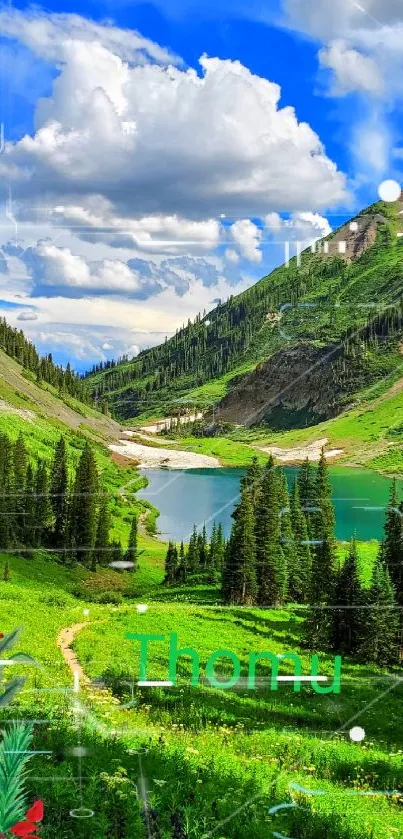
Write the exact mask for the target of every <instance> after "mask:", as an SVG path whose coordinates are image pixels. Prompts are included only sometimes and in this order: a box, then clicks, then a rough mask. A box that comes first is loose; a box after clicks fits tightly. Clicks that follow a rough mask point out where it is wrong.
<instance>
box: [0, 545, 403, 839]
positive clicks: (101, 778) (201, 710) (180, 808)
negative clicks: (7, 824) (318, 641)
mask: <svg viewBox="0 0 403 839" xmlns="http://www.w3.org/2000/svg"><path fill="white" fill-rule="evenodd" d="M376 547H377V546H376V543H366V544H364V545H360V546H359V548H360V556H361V557H362V569H361V570H362V577H363V579H368V576H369V574H370V569H371V565H372V561H373V558H374V555H375V552H376ZM152 548H154V550H152ZM345 548H346V546H344V545H343V546H341V547H340V552H341V555H343V554H344V553H345ZM141 550H144V553H143V554H142V556H141V558H140V566H141V568H142V571H141V572H135V573H127V572H126V573H118V572H114V571H112V570H111V569H106V570H103V571H98V572H97V573H96V574H91V573H90V572H89V571H86V570H85V569H83V568H80V567H75V568H72V569H69V568H64V567H63V566H62V565H60V564H58V563H55V562H54V560H52V559H50V558H49V557H48V556H46V555H40V554H38V555H36V556H34V557H33V558H31V559H25V558H22V557H18V556H12V557H11V559H10V568H11V579H10V580H9V581H7V582H4V581H3V582H1V583H0V628H1V631H2V632H6V631H9V630H11V629H13V628H14V627H15V626H16V625H21V626H23V627H24V633H23V636H22V637H21V640H20V642H19V648H20V649H21V650H23V651H24V652H26V653H30V654H31V655H33V656H34V657H35V658H36V659H37V661H38V662H40V663H41V665H42V668H41V669H32V668H30V667H28V666H26V667H24V666H22V667H21V672H24V674H25V675H27V676H28V680H27V683H26V685H25V687H24V689H23V691H22V693H21V694H20V696H19V697H18V699H17V700H15V701H14V703H13V704H12V705H11V706H9V707H8V708H7V709H6V710H7V713H6V711H3V719H4V718H5V717H13V718H15V717H18V716H23V717H24V718H26V719H30V718H34V719H36V720H39V722H38V723H37V724H36V726H35V748H36V749H39V750H48V751H49V752H51V754H49V755H36V756H35V757H34V758H32V761H31V766H30V768H31V772H30V774H29V776H28V789H29V791H30V793H31V794H32V797H34V796H36V797H38V796H40V797H42V798H43V800H44V803H45V819H44V823H43V827H42V828H41V837H42V839H56V837H62V839H70V837H73V836H74V837H76V836H79V837H81V836H82V837H84V836H91V837H94V839H95V837H96V839H98V837H99V839H101V837H105V838H106V837H108V839H109V837H116V839H118V837H129V836H130V837H133V836H139V837H141V836H143V837H147V836H149V835H151V836H158V837H164V839H165V837H166V839H168V837H180V836H185V837H192V839H193V837H194V839H200V837H202V836H210V835H213V836H218V837H220V839H241V837H247V839H249V837H250V839H252V837H257V839H263V837H267V836H270V835H272V834H273V831H277V835H279V834H280V835H283V836H287V837H288V836H289V837H293V839H299V838H300V837H304V838H305V839H319V837H321V839H322V837H324V836H326V837H330V838H331V839H347V837H349V839H350V837H353V839H370V838H371V839H373V837H375V839H378V837H379V839H381V837H382V839H383V837H384V836H385V835H387V836H393V837H395V836H396V837H398V836H399V835H400V831H401V829H402V815H401V812H402V811H401V807H402V803H403V772H402V768H403V767H402V749H401V738H402V723H401V708H402V699H403V690H402V686H401V684H400V683H399V682H398V677H399V673H398V672H396V673H395V674H391V673H388V672H385V671H383V670H380V669H378V668H375V667H372V668H370V667H368V666H363V665H359V664H357V663H355V662H354V661H348V660H343V662H342V668H343V669H342V685H341V692H340V694H332V693H331V694H328V695H326V694H324V695H318V694H316V693H314V692H313V691H312V689H311V688H310V685H303V686H302V689H301V692H300V693H298V692H295V691H294V690H293V685H292V684H291V683H287V682H285V683H280V684H279V687H278V690H277V691H271V690H270V689H269V685H270V671H269V666H268V664H267V662H266V663H265V662H264V661H262V664H261V667H260V668H259V670H258V671H257V674H258V675H259V676H260V677H261V678H260V679H258V685H257V688H256V689H255V690H253V691H251V690H248V689H247V687H246V685H245V682H242V681H241V682H240V683H239V684H238V685H237V686H236V688H234V689H232V690H231V689H228V690H227V689H226V690H223V689H219V688H212V687H211V686H210V685H209V683H208V682H207V680H206V679H205V678H203V674H204V668H205V663H206V660H207V658H208V657H209V655H210V654H211V653H212V652H213V651H214V650H215V649H217V648H218V647H220V648H227V649H230V650H233V651H234V652H235V653H236V654H237V655H238V656H239V658H240V660H241V663H242V675H246V672H247V658H248V654H249V653H250V652H251V651H255V652H259V651H264V650H266V651H272V652H274V653H276V654H280V655H281V654H282V653H283V654H284V653H285V652H289V651H293V652H296V653H298V654H299V655H300V656H301V659H302V662H303V672H304V673H309V661H310V655H309V653H308V651H307V650H305V649H304V648H303V646H302V645H301V641H300V631H301V623H302V621H303V610H302V609H301V608H299V609H298V610H297V609H293V608H292V607H291V606H290V607H289V608H283V609H281V610H262V609H256V608H242V609H241V608H227V607H222V606H221V605H219V596H218V591H217V589H216V588H214V587H213V586H210V587H208V586H205V587H204V588H203V587H202V586H200V587H197V588H196V589H195V590H192V589H190V590H189V589H187V591H186V595H187V596H186V601H185V602H184V598H183V594H184V592H183V590H182V592H181V590H180V589H179V588H176V589H175V588H173V589H170V590H169V591H167V590H164V589H162V587H161V586H160V581H161V579H162V546H161V543H159V544H158V545H154V540H152V539H150V537H144V538H143V539H142V541H141ZM4 561H5V557H4V556H2V557H0V562H1V564H4ZM112 580H115V583H114V584H113V583H112ZM147 580H148V582H146V581H147ZM99 590H101V591H103V592H107V593H108V594H107V597H106V599H108V598H110V597H111V592H115V594H119V597H120V598H121V600H122V602H116V603H113V602H109V603H100V602H94V599H95V600H96V595H97V593H99ZM112 599H113V598H112ZM118 601H119V598H118ZM138 603H142V604H145V605H147V606H148V608H147V611H145V612H143V613H142V612H138V611H137V609H136V605H138ZM209 604H210V605H209ZM87 610H88V611H87ZM75 624H85V626H84V627H83V628H82V629H81V631H79V632H78V633H77V635H76V638H75V640H74V642H73V648H74V650H75V653H76V655H77V658H78V661H79V662H80V663H81V665H82V667H83V670H84V672H85V673H86V674H87V675H88V677H89V678H90V679H91V680H92V681H93V684H91V683H89V684H88V685H86V684H85V683H82V690H81V691H80V694H79V695H78V701H79V705H80V707H81V712H80V713H79V714H77V713H76V712H75V710H74V707H75V706H74V703H75V701H76V699H77V697H76V696H75V694H74V693H73V692H72V686H73V685H72V675H71V673H70V672H69V670H68V668H67V666H66V664H65V662H64V661H63V658H62V655H61V652H60V649H59V648H58V647H57V643H56V642H57V637H58V634H59V632H60V631H61V630H62V629H63V628H65V627H67V626H73V625H75ZM127 632H138V633H142V634H143V633H154V634H161V635H164V636H165V641H163V642H154V643H153V642H152V643H151V644H150V647H149V665H148V666H149V671H148V674H147V677H148V678H149V679H153V680H161V679H167V660H168V636H169V634H170V632H177V633H178V636H179V643H180V644H181V646H183V647H190V648H192V649H194V650H195V651H197V652H198V654H199V656H200V674H201V676H200V682H199V684H198V685H197V686H195V687H190V659H189V657H186V656H184V657H183V658H181V659H180V660H179V662H178V681H177V685H176V687H174V688H151V687H150V688H138V686H137V681H138V678H139V644H138V643H136V642H133V641H130V640H127V639H126V638H125V634H126V633H127ZM320 661H321V673H323V674H328V675H329V676H331V673H332V667H333V661H332V659H331V658H330V657H328V656H325V655H321V656H320ZM228 667H229V662H228V661H227V662H225V660H224V659H223V660H222V663H221V666H218V667H217V677H218V678H220V676H221V677H222V678H224V676H225V674H226V673H227V674H228V672H229V671H228ZM281 672H283V673H284V674H285V675H286V674H290V673H291V672H292V670H291V669H290V664H289V663H288V665H287V664H286V663H284V669H283V670H282V669H280V673H281ZM66 689H68V692H63V691H66ZM41 719H43V720H47V722H46V723H44V724H40V720H41ZM353 725H360V726H362V727H363V728H364V729H365V732H366V736H365V739H364V740H363V742H362V743H353V742H352V741H351V740H350V737H349V733H348V732H349V730H350V728H351V727H352V726H353ZM78 742H80V743H81V744H82V746H83V747H84V748H85V749H86V752H85V757H83V758H82V761H81V763H82V776H83V778H82V781H81V787H82V799H81V798H80V780H79V775H78V769H77V758H75V757H74V752H73V751H72V750H74V747H75V746H76V745H77V743H78ZM139 750H140V757H139V754H138V752H139ZM33 769H34V770H35V771H33ZM142 776H143V779H146V780H145V781H144V780H143V781H141V777H142ZM66 779H68V781H69V783H68V784H66ZM292 784H296V785H297V787H298V789H299V788H302V789H303V790H309V791H311V792H301V791H298V789H295V788H293V787H292V786H290V785H292ZM144 785H145V786H144ZM145 789H146V792H145ZM314 790H316V791H321V793H322V794H321V795H314V794H313V792H312V791H314ZM374 790H375V791H376V790H379V791H386V790H388V791H390V792H391V791H394V794H393V795H388V796H385V795H380V794H379V795H372V794H371V795H369V794H368V793H369V791H374ZM80 801H82V805H83V806H84V807H86V808H88V809H90V810H91V811H93V813H94V815H93V816H92V817H91V818H90V819H88V820H85V821H84V820H82V821H80V820H78V819H74V818H73V817H71V816H70V815H69V813H70V810H74V809H75V808H77V807H79V806H80V804H79V802H80ZM292 802H294V803H295V804H298V805H299V806H298V807H293V808H288V809H284V810H282V809H280V810H278V811H277V813H274V814H270V813H269V810H270V809H271V808H275V807H276V806H277V805H280V804H282V803H288V804H290V803H292ZM147 831H148V832H147ZM175 831H176V832H175ZM274 835H276V834H274Z"/></svg>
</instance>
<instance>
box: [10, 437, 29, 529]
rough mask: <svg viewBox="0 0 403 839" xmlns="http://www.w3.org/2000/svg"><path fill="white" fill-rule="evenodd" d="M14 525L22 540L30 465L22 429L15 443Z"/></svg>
mask: <svg viewBox="0 0 403 839" xmlns="http://www.w3.org/2000/svg"><path fill="white" fill-rule="evenodd" d="M13 460H14V492H13V494H14V498H13V507H14V526H15V535H16V537H17V539H18V540H20V541H22V540H23V537H24V526H25V522H24V512H25V482H26V474H27V465H28V454H27V449H26V446H25V442H24V438H23V436H22V433H21V431H20V433H19V435H18V437H17V440H16V441H15V444H14V452H13Z"/></svg>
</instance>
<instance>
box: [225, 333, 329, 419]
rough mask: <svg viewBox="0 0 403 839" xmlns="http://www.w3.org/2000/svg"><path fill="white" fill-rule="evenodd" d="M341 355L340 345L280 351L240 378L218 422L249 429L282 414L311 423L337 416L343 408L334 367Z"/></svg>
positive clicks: (304, 345) (228, 397) (229, 394)
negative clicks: (335, 380)
mask: <svg viewBox="0 0 403 839" xmlns="http://www.w3.org/2000/svg"><path fill="white" fill-rule="evenodd" d="M341 352H342V350H341V348H340V347H339V346H328V347H324V348H321V349H317V348H315V347H311V346H310V345H308V344H299V345H298V346H296V347H291V348H289V349H285V350H280V352H278V353H275V355H273V356H272V357H271V358H270V359H269V360H268V361H265V362H262V363H260V364H259V365H258V366H257V367H256V369H255V370H254V371H253V372H252V373H248V374H247V375H245V376H242V377H241V378H240V379H238V381H237V382H236V383H235V384H234V386H233V387H232V389H231V391H230V393H228V395H227V396H225V397H224V399H223V400H222V402H220V404H219V406H218V410H217V415H216V416H217V420H222V421H226V422H233V423H238V424H241V425H246V426H250V425H255V424H256V423H258V422H261V421H262V420H263V419H264V420H267V421H270V419H271V418H274V417H275V416H276V415H278V414H279V413H280V412H283V413H285V414H287V413H288V412H293V413H295V412H299V413H300V415H301V416H305V417H306V421H307V422H309V424H311V422H320V421H321V420H324V419H329V418H330V417H332V416H335V415H336V414H337V413H339V411H340V410H341V407H339V404H338V402H339V400H338V397H340V393H339V394H336V393H335V391H334V380H333V376H332V364H333V363H334V362H335V361H336V359H337V358H338V357H339V356H340V354H341Z"/></svg>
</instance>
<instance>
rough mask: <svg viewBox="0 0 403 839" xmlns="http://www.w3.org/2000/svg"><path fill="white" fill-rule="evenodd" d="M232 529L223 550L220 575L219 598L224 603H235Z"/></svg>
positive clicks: (234, 558)
mask: <svg viewBox="0 0 403 839" xmlns="http://www.w3.org/2000/svg"><path fill="white" fill-rule="evenodd" d="M232 534H233V527H232V529H231V534H230V537H229V539H228V541H227V543H226V545H225V548H224V558H223V568H222V575H221V596H222V599H223V600H224V603H235V602H236V587H235V567H236V566H235V563H236V556H235V546H234V540H233V538H232ZM255 573H256V568H255Z"/></svg>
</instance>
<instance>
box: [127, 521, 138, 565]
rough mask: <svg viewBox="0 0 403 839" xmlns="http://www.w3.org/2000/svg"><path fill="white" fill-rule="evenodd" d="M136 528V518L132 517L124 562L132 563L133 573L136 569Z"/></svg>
mask: <svg viewBox="0 0 403 839" xmlns="http://www.w3.org/2000/svg"><path fill="white" fill-rule="evenodd" d="M137 527H138V522H137V516H135V515H134V516H133V518H132V523H131V526H130V535H129V543H128V546H127V551H126V553H125V560H126V562H132V563H133V571H135V570H136V568H137Z"/></svg>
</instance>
